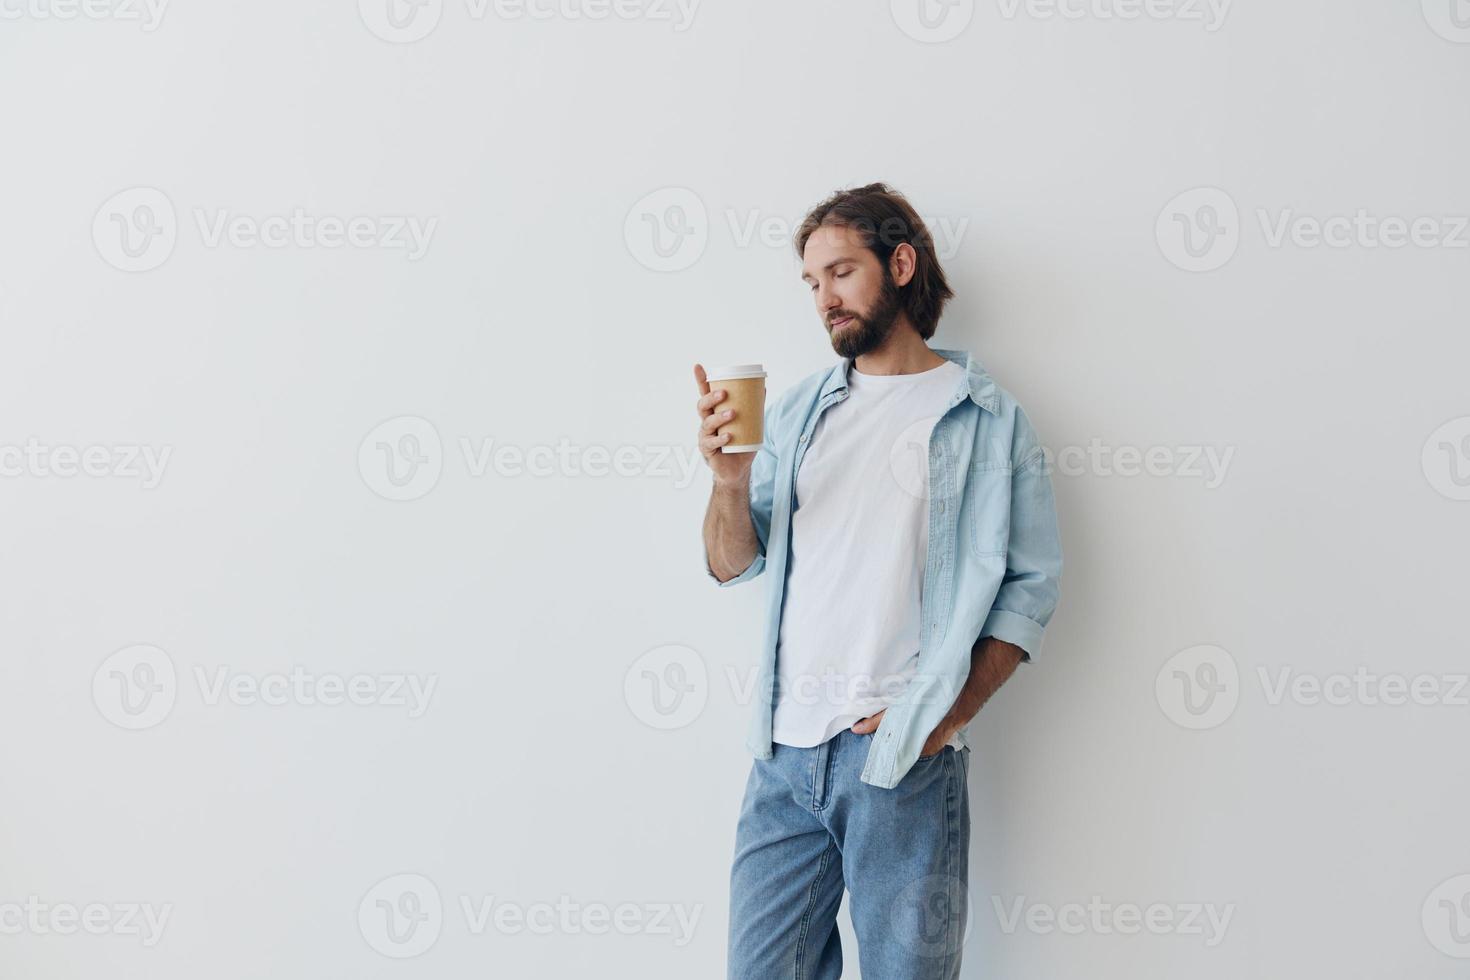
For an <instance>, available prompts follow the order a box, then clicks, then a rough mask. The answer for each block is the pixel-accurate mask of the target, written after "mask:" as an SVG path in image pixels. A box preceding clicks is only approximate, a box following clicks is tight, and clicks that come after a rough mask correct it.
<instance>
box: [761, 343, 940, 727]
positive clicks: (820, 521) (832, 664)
mask: <svg viewBox="0 0 1470 980" xmlns="http://www.w3.org/2000/svg"><path fill="white" fill-rule="evenodd" d="M964 373H965V369H964V368H962V367H961V366H960V365H958V364H956V363H954V362H953V361H948V360H947V361H945V362H944V363H943V364H941V365H939V366H938V367H935V368H930V369H929V370H927V371H920V372H919V373H917V374H898V375H871V374H862V373H860V372H859V371H858V370H857V368H856V367H855V366H854V367H851V368H850V369H849V371H848V377H847V384H848V397H847V398H846V399H845V400H843V401H840V402H838V403H836V404H835V405H832V406H830V407H828V409H827V410H826V411H825V412H823V413H822V417H821V418H820V419H818V420H817V425H816V428H815V429H813V430H812V438H811V444H810V445H809V446H808V447H807V450H806V455H805V456H804V457H802V463H801V469H800V470H799V471H798V473H797V476H796V510H795V511H794V512H793V513H792V516H791V554H790V559H789V565H788V573H787V574H788V578H787V580H786V599H785V603H784V607H783V609H782V613H781V632H780V639H779V642H778V646H777V649H776V673H777V684H778V689H777V690H778V692H779V700H778V701H777V703H776V708H775V714H774V716H773V718H772V738H773V740H774V741H776V742H779V743H780V744H782V745H795V746H811V745H820V744H821V743H822V742H825V741H826V740H827V739H829V738H831V737H832V736H833V735H836V734H837V733H838V732H839V731H841V730H842V729H844V728H851V727H852V725H853V723H854V722H856V721H857V720H858V719H860V718H865V717H867V716H868V715H871V714H875V713H876V712H878V711H881V710H882V709H883V708H885V707H886V706H888V705H889V704H891V703H893V702H894V701H896V700H898V696H899V695H900V694H901V693H902V691H903V689H904V687H905V686H907V683H908V681H909V678H911V677H912V676H913V675H914V671H915V669H916V666H915V665H916V661H917V659H918V655H919V643H920V631H921V622H920V619H919V597H920V596H921V595H922V589H923V587H924V564H925V561H926V558H927V555H928V548H929V433H930V431H931V430H932V429H933V428H934V423H935V422H937V421H939V418H940V416H941V415H942V414H943V413H944V412H945V410H946V409H947V408H948V407H949V403H950V399H951V398H952V397H953V395H954V393H955V391H956V390H957V389H958V387H959V385H960V383H961V381H962V380H963V377H964ZM948 744H950V745H953V746H954V747H955V748H956V749H958V748H959V747H960V742H959V739H958V737H957V736H952V737H951V738H950V741H949V743H948Z"/></svg>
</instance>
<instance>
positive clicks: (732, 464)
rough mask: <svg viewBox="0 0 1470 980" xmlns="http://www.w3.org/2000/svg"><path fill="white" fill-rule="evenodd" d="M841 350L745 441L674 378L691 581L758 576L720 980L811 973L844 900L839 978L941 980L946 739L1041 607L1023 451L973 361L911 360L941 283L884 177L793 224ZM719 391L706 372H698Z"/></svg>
mask: <svg viewBox="0 0 1470 980" xmlns="http://www.w3.org/2000/svg"><path fill="white" fill-rule="evenodd" d="M795 245H796V250H797V253H798V255H800V256H801V260H802V279H803V280H804V281H805V282H806V283H807V284H808V285H809V286H810V288H811V291H812V297H813V299H814V300H815V302H816V305H817V313H818V315H819V316H820V317H821V318H822V322H823V325H824V326H825V328H826V330H827V332H828V335H829V337H830V339H831V342H832V348H833V350H834V351H836V353H837V354H838V355H839V356H840V357H841V358H842V362H841V363H840V364H839V365H837V366H836V367H834V368H832V369H830V370H823V371H819V372H817V373H815V374H813V375H810V376H809V377H807V378H806V379H805V380H803V381H801V382H800V383H798V384H796V385H795V386H793V387H791V388H790V389H788V390H786V391H785V392H783V394H782V395H781V397H780V398H778V399H775V400H774V401H772V402H770V404H768V405H767V407H766V410H765V417H764V426H765V438H764V441H763V443H762V445H761V448H760V450H759V451H758V452H754V453H749V452H746V453H738V454H737V453H721V452H720V446H721V445H722V444H724V443H725V442H726V441H727V439H728V433H727V434H725V435H719V436H717V435H715V430H716V429H717V428H718V427H719V426H721V425H724V424H725V423H726V422H727V421H729V420H730V419H731V418H732V417H733V416H732V413H731V410H729V409H723V408H721V402H722V401H723V400H724V392H723V391H722V390H719V389H716V390H713V391H712V390H710V386H709V384H708V382H707V380H706V377H705V372H704V369H703V367H702V366H700V365H698V364H696V365H695V366H694V375H695V380H696V381H697V383H698V385H699V391H700V397H699V400H698V402H697V403H696V405H697V408H698V412H699V415H700V417H701V423H700V435H699V446H700V451H701V452H702V453H703V455H704V458H705V460H706V462H707V463H708V464H709V466H710V469H711V471H712V472H713V476H714V490H713V493H712V495H711V498H710V503H709V509H708V512H707V514H706V516H705V522H704V548H705V559H706V563H707V566H708V567H707V573H708V574H709V575H710V576H711V577H712V578H713V579H714V580H715V581H716V582H718V583H720V584H721V585H723V586H730V585H734V584H736V583H738V582H743V581H746V580H747V579H751V578H754V577H755V576H757V575H760V574H761V573H762V572H763V571H766V570H768V569H769V570H770V571H771V572H772V573H773V574H772V575H771V576H770V591H769V596H768V601H767V604H766V629H765V640H764V645H763V648H762V653H761V657H760V660H759V661H758V671H759V672H758V674H757V684H756V687H755V690H756V691H757V692H758V696H757V698H756V704H755V710H754V713H753V715H752V718H751V727H750V731H749V735H748V737H747V739H746V745H747V747H748V748H749V749H750V751H751V753H752V754H753V755H754V756H755V761H754V763H753V765H752V767H751V771H750V776H749V779H748V780H747V782H746V787H745V797H744V802H743V803H742V806H741V812H740V820H739V824H738V826H737V829H736V844H735V856H734V864H733V867H732V869H731V875H730V933H729V964H728V975H729V977H730V978H731V980H747V978H752V980H753V978H759V980H774V978H778V977H781V978H792V977H794V978H798V980H806V978H814V980H836V978H837V977H839V976H840V975H841V973H842V949H841V942H840V939H839V937H838V931H837V927H836V916H837V910H838V906H839V904H840V902H841V899H842V892H843V886H844V885H846V887H847V890H848V893H849V895H850V911H851V916H852V923H853V929H854V932H855V933H856V935H857V941H858V953H859V959H860V963H861V966H862V973H863V976H866V977H874V978H876V980H920V978H925V980H927V978H941V977H943V978H953V977H957V976H959V964H960V953H961V945H962V943H963V929H964V924H965V921H966V911H967V892H966V887H967V876H968V872H967V867H968V863H967V862H968V855H969V834H970V811H969V801H968V794H967V787H966V778H967V774H968V770H969V758H970V748H969V745H968V742H967V740H966V738H965V735H964V727H965V725H966V724H967V723H968V722H969V721H970V719H971V718H973V717H974V715H975V713H976V712H977V711H979V710H980V707H981V705H983V704H984V703H985V701H986V699H988V698H989V697H990V696H991V695H992V694H993V693H994V692H995V691H996V689H997V688H999V687H1000V685H1001V684H1003V683H1004V682H1005V680H1006V679H1007V678H1008V677H1009V676H1010V675H1011V673H1012V671H1014V670H1015V668H1016V666H1017V664H1019V663H1020V662H1022V661H1029V660H1030V659H1031V656H1032V655H1033V654H1035V653H1036V652H1037V651H1038V650H1039V648H1040V644H1041V636H1042V631H1043V630H1044V629H1045V627H1046V624H1047V622H1048V621H1049V620H1050V619H1051V615H1052V611H1053V609H1054V608H1055V606H1056V602H1057V596H1058V583H1059V579H1060V576H1061V567H1062V560H1061V547H1060V543H1059V541H1058V535H1057V525H1056V514H1055V506H1054V504H1053V499H1052V491H1051V484H1050V480H1049V478H1048V476H1047V471H1046V465H1045V460H1044V458H1043V456H1042V446H1041V443H1040V441H1039V440H1038V439H1037V436H1036V434H1035V432H1034V431H1033V430H1032V428H1031V425H1030V423H1029V422H1028V421H1027V419H1026V416H1025V414H1024V413H1023V412H1022V411H1021V409H1020V407H1019V406H1018V405H1017V404H1016V402H1015V400H1014V399H1013V398H1012V397H1011V395H1010V394H1009V393H1008V392H1006V391H1005V390H1004V389H1002V388H1000V387H999V386H997V385H996V384H995V382H994V381H992V380H991V379H990V377H989V376H988V375H987V374H986V373H985V371H984V369H983V368H982V367H981V365H980V363H979V362H978V361H977V360H975V359H974V358H973V357H971V356H969V355H967V354H965V353H963V352H961V351H952V350H939V349H934V348H930V347H929V346H928V344H927V343H926V341H927V340H928V339H929V338H930V337H932V336H933V335H934V331H935V329H936V327H937V326H938V323H939V316H940V312H941V310H942V308H943V306H944V303H945V301H946V300H947V299H949V298H950V297H951V296H952V295H953V293H952V291H951V290H950V288H949V285H948V283H947V282H946V280H945V276H944V272H943V270H942V269H941V268H940V266H939V263H938V261H937V259H936V258H935V255H934V249H933V243H932V239H931V238H930V235H929V233H928V231H927V229H926V228H925V227H924V224H923V222H922V221H921V220H920V219H919V217H918V215H917V214H916V213H915V212H914V210H913V208H912V207H910V205H909V204H908V202H907V201H906V200H905V199H904V198H903V197H902V196H901V195H899V194H897V193H896V192H894V191H892V190H890V189H889V188H888V187H887V186H885V185H883V184H881V183H880V184H869V185H867V186H865V187H859V188H854V189H851V190H846V191H842V192H839V193H837V194H835V195H834V196H833V197H831V198H830V199H828V200H827V201H824V202H823V203H821V204H820V205H818V206H817V207H816V208H814V209H813V210H812V211H811V213H810V214H809V215H808V216H807V217H806V219H805V220H804V221H803V223H802V225H801V228H800V229H799V230H798V231H797V235H796V241H795ZM716 384H718V382H716Z"/></svg>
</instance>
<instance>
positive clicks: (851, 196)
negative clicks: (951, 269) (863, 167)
mask: <svg viewBox="0 0 1470 980" xmlns="http://www.w3.org/2000/svg"><path fill="white" fill-rule="evenodd" d="M823 225H836V226H839V227H845V228H852V229H854V230H856V231H857V232H858V234H859V235H860V236H861V237H862V240H863V245H864V246H865V247H866V248H867V249H868V251H870V252H872V253H873V254H874V255H876V256H877V257H878V262H879V263H880V264H881V265H882V267H883V274H884V276H888V275H891V273H890V272H889V262H888V260H889V259H890V258H891V257H892V256H893V253H894V250H896V249H897V248H898V246H900V245H902V244H903V243H905V242H907V243H908V244H909V245H912V246H913V248H914V254H915V256H916V260H915V264H914V277H913V278H912V279H910V280H909V281H908V283H907V284H906V285H904V286H901V287H899V290H898V298H899V306H900V308H901V309H902V310H903V311H904V313H906V314H908V318H909V320H910V321H911V322H912V323H913V325H914V327H915V328H916V329H917V330H918V331H919V336H920V337H922V338H924V339H925V340H928V339H929V338H930V337H932V336H934V330H935V328H937V327H938V326H939V314H940V313H941V312H942V311H943V310H944V303H945V300H947V299H949V298H950V297H951V296H953V295H954V291H953V290H951V289H950V288H949V282H948V281H947V280H946V279H945V278H944V270H943V269H942V268H940V266H939V259H938V258H937V257H935V255H934V239H933V238H931V237H930V235H929V229H928V228H926V227H925V226H924V222H923V221H922V220H921V219H920V218H919V215H918V213H917V212H915V211H914V209H913V207H912V206H911V205H910V204H909V202H908V200H907V199H906V198H905V197H904V196H903V195H902V194H900V193H899V192H898V191H895V190H893V189H892V188H890V187H889V186H888V185H887V184H884V183H876V184H867V185H865V186H863V187H852V188H848V189H847V190H842V191H838V192H837V193H835V194H833V195H832V196H831V197H829V198H827V200H825V201H823V202H822V203H821V204H818V205H817V206H816V207H814V208H812V209H811V211H809V212H808V213H807V216H806V218H805V220H803V221H802V223H801V227H800V228H798V229H797V231H796V243H795V244H796V257H797V258H798V259H800V258H802V256H803V253H805V252H806V243H807V239H809V238H811V236H812V234H813V233H814V232H815V231H816V230H817V229H818V228H820V227H822V226H823Z"/></svg>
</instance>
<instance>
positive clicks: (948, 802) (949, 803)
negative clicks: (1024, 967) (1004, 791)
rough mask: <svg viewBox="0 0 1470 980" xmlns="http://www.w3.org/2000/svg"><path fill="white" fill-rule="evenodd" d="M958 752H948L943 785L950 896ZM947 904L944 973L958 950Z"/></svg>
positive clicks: (956, 819)
mask: <svg viewBox="0 0 1470 980" xmlns="http://www.w3.org/2000/svg"><path fill="white" fill-rule="evenodd" d="M941 751H942V750H941ZM958 754H959V753H958V752H951V753H949V755H950V757H951V758H950V759H948V760H946V763H945V764H946V765H948V766H949V773H948V774H947V778H946V779H945V781H944V783H945V787H946V788H945V797H946V799H945V806H944V873H945V882H944V887H945V890H946V891H947V892H948V893H949V895H950V896H953V895H954V894H955V884H956V881H955V873H954V865H955V860H954V852H955V844H956V843H957V842H956V841H955V840H954V839H953V837H954V835H955V834H957V833H958V827H957V826H956V823H957V822H958V817H959V815H958V814H957V813H956V812H955V807H956V805H957V802H958V801H957V799H956V796H957V793H956V791H955V778H954V777H955V775H956V769H955V765H957V762H956V760H955V759H954V758H953V757H954V756H956V755H958ZM947 906H948V903H946V909H945V911H946V913H947V914H946V916H945V918H946V920H947V921H946V922H945V925H944V947H945V948H944V962H945V967H946V969H945V973H946V975H949V974H950V973H951V971H950V969H949V966H950V958H951V957H952V956H954V955H955V954H956V953H957V952H958V950H956V949H955V946H954V936H953V935H952V931H953V930H954V918H955V917H954V909H951V908H948V907H947ZM956 965H957V964H956Z"/></svg>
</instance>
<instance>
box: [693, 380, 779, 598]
mask: <svg viewBox="0 0 1470 980" xmlns="http://www.w3.org/2000/svg"><path fill="white" fill-rule="evenodd" d="M773 415H774V405H773V404H767V405H766V412H765V420H764V426H763V428H764V430H765V431H764V435H765V438H764V439H763V440H762V442H761V447H760V449H757V450H756V453H755V459H754V460H753V461H752V462H751V464H750V521H751V523H752V524H754V525H755V536H756V541H757V544H758V547H757V551H756V555H755V558H754V560H752V561H751V563H750V564H749V565H748V566H746V569H745V571H743V572H741V573H740V574H739V575H737V576H735V577H734V578H732V579H730V580H729V581H728V582H721V581H720V580H719V579H718V578H716V577H715V573H714V572H712V571H710V567H709V551H708V550H707V549H705V548H704V542H703V536H702V531H703V529H701V540H700V549H701V550H702V551H704V573H705V575H707V576H709V579H710V581H712V582H714V583H715V584H716V585H719V586H722V587H724V586H731V585H739V584H740V583H741V582H746V581H749V580H750V579H753V578H755V577H756V576H757V575H759V574H760V573H761V572H763V571H765V570H766V543H767V541H768V540H769V538H770V533H771V502H772V501H773V500H774V499H775V485H776V452H775V440H774V436H773V433H772V431H771V419H772V417H773Z"/></svg>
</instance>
